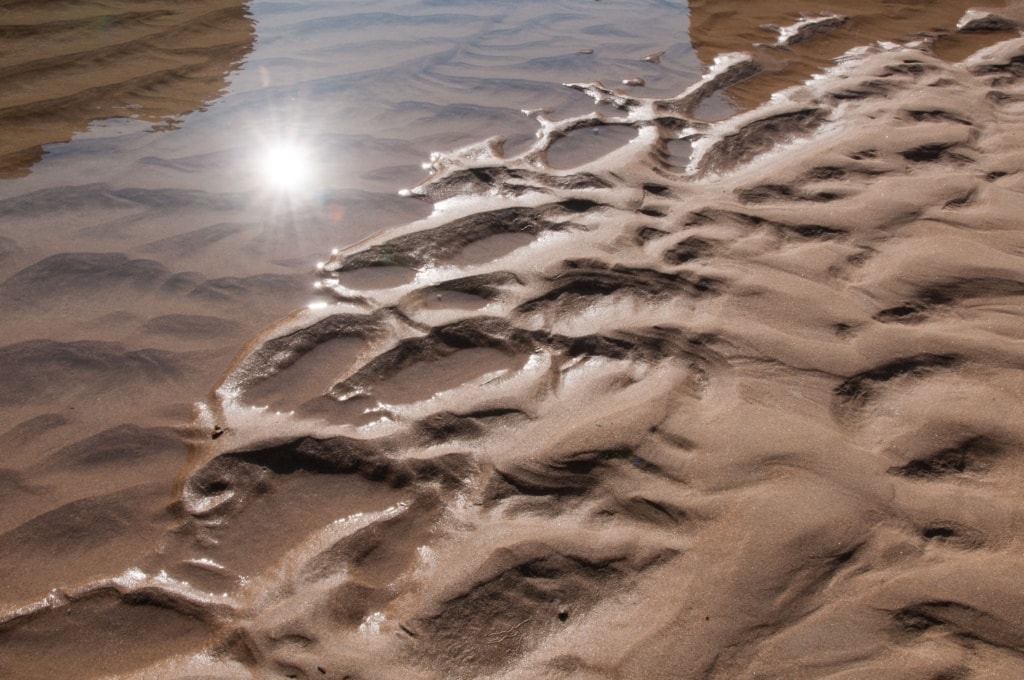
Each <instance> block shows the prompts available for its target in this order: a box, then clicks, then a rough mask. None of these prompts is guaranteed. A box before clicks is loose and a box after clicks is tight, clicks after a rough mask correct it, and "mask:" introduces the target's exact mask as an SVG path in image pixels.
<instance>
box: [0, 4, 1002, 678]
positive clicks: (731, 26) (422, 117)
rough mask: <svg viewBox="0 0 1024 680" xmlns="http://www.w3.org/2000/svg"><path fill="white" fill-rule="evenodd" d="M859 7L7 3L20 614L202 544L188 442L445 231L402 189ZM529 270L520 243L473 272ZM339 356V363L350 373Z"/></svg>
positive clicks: (865, 33)
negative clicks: (226, 389)
mask: <svg viewBox="0 0 1024 680" xmlns="http://www.w3.org/2000/svg"><path fill="white" fill-rule="evenodd" d="M842 4H843V3H832V2H818V3H815V4H814V6H813V7H803V6H798V5H797V4H795V3H767V2H766V3H746V2H738V1H737V2H701V1H699V0H693V2H691V3H689V5H687V4H686V3H683V2H668V1H661V2H657V1H654V2H652V1H641V0H632V1H627V0H621V1H620V0H615V1H612V0H600V1H598V0H562V1H560V2H550V1H544V2H541V1H528V2H516V3H510V2H498V1H487V0H463V1H458V0H444V1H440V0H434V1H429V0H420V1H415V2H414V1H412V0H405V1H402V0H393V1H389V2H369V1H366V2H360V1H346V2H343V3H339V2H314V1H303V2H291V3H289V2H261V1H256V2H251V3H238V2H227V1H225V0H211V1H210V2H209V3H205V4H203V5H201V6H200V5H195V6H191V7H187V8H182V7H179V4H178V3H171V2H161V1H160V0H146V1H145V2H140V3H130V4H129V3H117V2H113V3H106V4H104V5H103V6H102V7H101V6H98V5H97V6H95V7H94V6H91V5H89V4H71V3H62V2H56V1H47V2H43V3H32V4H30V3H25V2H21V3H18V2H10V3H4V4H3V5H2V6H0V8H2V12H0V36H2V38H3V42H0V73H3V74H5V76H6V77H7V78H8V79H9V81H8V82H9V83H11V85H10V87H8V88H7V89H6V92H4V93H2V94H0V125H2V126H3V127H2V128H0V129H2V132H0V137H2V142H3V143H2V145H0V177H3V179H0V343H2V346H0V388H2V389H0V517H2V519H0V603H2V604H3V606H4V607H5V608H10V607H11V606H17V605H21V604H23V603H25V602H29V601H34V600H37V599H38V598H39V597H41V596H43V595H44V594H45V593H47V592H49V591H50V590H51V589H52V588H55V587H67V586H74V585H76V584H80V583H84V582H87V581H90V580H94V579H97V578H100V577H109V576H110V575H112V574H118V573H122V572H123V571H124V570H125V569H126V568H128V567H134V566H136V565H138V564H140V563H141V561H142V559H143V558H142V557H141V556H143V555H148V554H149V553H150V552H151V549H152V546H153V545H155V544H157V543H158V542H159V540H160V537H161V536H162V535H163V533H164V532H165V531H166V530H167V529H168V528H169V527H171V526H174V522H175V519H176V517H175V513H176V512H177V510H178V509H177V508H176V507H175V506H174V504H173V499H175V498H176V497H177V495H176V493H177V492H176V489H175V485H176V478H177V477H178V476H180V475H181V474H183V472H182V471H183V469H184V468H183V466H184V463H185V462H186V460H187V458H188V456H189V451H188V450H187V448H186V447H185V445H184V444H182V442H181V440H180V437H179V436H178V432H177V431H175V430H174V429H173V428H178V427H181V426H183V425H184V424H186V423H188V422H189V421H190V420H191V418H192V416H193V404H194V403H195V402H196V401H197V400H200V399H202V397H203V396H204V393H205V392H206V391H207V390H208V389H210V387H211V386H212V385H214V384H216V383H217V381H218V376H219V375H220V374H221V373H222V372H223V371H224V370H226V367H228V366H229V365H230V362H231V360H232V357H234V356H235V355H236V354H238V353H239V352H240V351H241V350H242V348H243V347H244V346H245V343H246V342H247V340H248V339H249V338H250V337H252V336H253V334H254V333H255V332H256V331H258V330H259V329H260V328H262V327H264V326H266V325H268V324H270V323H273V322H274V321H276V320H278V319H280V318H282V317H283V316H285V315H287V314H288V313H289V312H290V311H291V310H293V309H297V308H301V307H304V306H305V305H307V304H308V303H310V302H312V301H314V300H315V299H317V293H316V291H315V290H314V288H313V281H314V271H315V267H316V263H317V261H318V260H323V259H326V258H327V257H328V256H329V253H330V251H331V249H332V248H335V247H344V246H347V245H349V244H351V243H353V242H355V241H357V240H359V239H362V238H364V237H367V236H369V235H371V234H373V233H374V232H376V231H378V230H380V229H382V228H384V227H388V226H394V225H400V224H405V223H408V222H410V221H412V220H414V219H416V218H419V217H423V216H425V215H427V214H428V213H429V211H430V209H431V206H430V204H429V203H428V202H427V201H425V200H423V199H418V198H403V197H401V196H399V190H400V189H403V188H407V187H412V186H414V185H416V184H417V183H418V182H420V181H421V180H422V179H423V178H424V176H425V171H424V168H423V167H422V164H423V163H424V162H425V161H427V160H428V159H429V157H430V154H431V153H432V152H435V151H440V150H445V149H451V148H455V147H459V146H462V145H465V144H469V143H473V142H476V141H479V140H481V139H485V138H488V137H492V136H494V135H501V136H503V137H505V138H506V139H507V142H506V148H507V149H508V150H510V151H516V150H521V149H524V148H526V146H527V145H528V144H529V142H530V141H531V140H532V138H533V135H534V132H535V130H536V129H537V122H536V120H535V119H534V118H533V117H531V116H529V115H526V114H524V110H526V111H533V112H534V114H535V115H536V112H537V110H546V111H548V112H549V113H548V114H547V115H550V116H552V117H554V118H564V117H567V116H570V115H575V114H581V113H585V112H589V111H591V110H592V109H593V108H594V104H593V101H592V100H591V99H590V98H589V97H587V96H586V95H584V94H583V93H581V92H580V91H578V90H575V89H571V88H566V87H564V86H563V85H562V83H573V82H591V81H595V80H600V81H602V82H604V83H605V84H606V85H608V86H614V87H621V88H623V89H624V90H627V91H632V92H634V93H637V94H642V95H644V96H670V95H674V94H676V93H678V92H679V91H681V90H683V89H684V88H685V87H686V86H688V85H690V84H692V83H693V82H695V81H696V80H697V79H698V78H699V76H700V73H701V71H702V69H703V68H704V67H705V66H706V65H708V64H710V63H711V62H712V61H713V59H714V58H715V57H716V56H718V55H720V54H722V53H723V52H728V51H732V50H737V49H750V47H751V44H752V43H757V42H769V43H770V42H772V41H773V40H774V39H775V37H776V34H775V33H773V32H772V31H771V30H769V29H766V28H763V27H762V25H763V24H767V23H778V24H786V23H791V22H792V21H794V20H796V19H797V18H799V12H800V11H801V10H814V11H818V10H833V11H841V10H842ZM969 4H970V3H968V2H959V1H958V2H938V3H927V4H922V3H918V2H911V1H909V0H908V1H906V2H877V3H868V4H865V5H863V6H861V7H860V8H859V9H858V15H857V16H856V17H855V18H853V19H852V20H851V21H850V22H849V23H848V24H847V25H845V26H844V27H843V28H842V29H841V30H839V31H836V32H835V33H834V34H832V35H829V36H825V37H823V38H822V39H821V40H819V41H816V42H815V43H814V45H813V46H802V45H796V46H793V47H792V48H791V49H785V50H777V49H771V48H759V49H760V52H759V53H758V56H759V58H760V59H762V60H763V61H764V62H765V63H766V64H767V65H768V68H766V70H765V72H764V74H762V75H760V76H758V77H757V78H754V79H751V80H750V81H748V82H745V83H742V84H740V85H738V86H735V87H733V88H730V89H728V90H727V91H726V92H725V93H721V94H718V95H716V96H715V97H713V98H712V99H711V100H709V101H708V102H706V103H705V104H704V105H702V106H701V107H700V108H699V109H698V110H697V112H696V113H697V115H698V117H704V118H707V119H719V118H723V117H726V116H727V115H729V114H730V113H732V112H734V111H736V110H738V109H742V108H749V107H751V106H754V105H756V104H757V103H759V102H761V101H764V100H765V99H767V97H768V96H769V95H770V93H771V92H774V91H776V90H778V89H779V88H780V87H782V86H784V85H788V84H790V83H793V82H798V81H800V80H802V79H804V78H807V77H808V76H810V75H811V74H812V73H813V72H815V71H816V70H818V69H820V68H822V67H823V66H825V65H827V64H828V63H829V61H828V60H829V59H831V58H833V57H835V56H838V55H839V54H841V53H842V52H843V51H844V50H846V49H848V48H849V47H852V46H854V45H858V44H865V43H868V42H871V41H873V40H879V39H897V38H900V37H908V36H909V35H911V34H913V33H916V32H920V31H921V30H928V31H931V32H933V33H935V32H938V33H943V32H947V31H949V29H950V28H951V27H952V25H953V24H955V22H956V20H957V19H958V18H959V17H960V15H961V14H962V13H963V10H964V8H965V7H967V6H968V5H969ZM922 27H924V28H922ZM998 37H1000V36H999V35H995V36H993V35H986V36H984V38H983V39H984V40H986V41H992V40H994V39H996V38H998ZM977 44H978V41H977V40H975V39H971V38H965V37H955V38H950V39H943V40H940V41H939V48H940V49H939V51H940V53H942V54H945V55H946V56H951V57H955V56H957V55H959V54H966V53H967V52H968V51H970V50H971V49H972V48H973V47H976V46H977ZM623 81H632V82H633V83H639V82H640V81H642V82H643V83H644V85H643V86H642V87H641V86H639V85H638V84H634V85H623V84H622V83H623ZM609 110H611V109H610V108H609ZM612 130H613V129H610V128H594V129H588V130H579V131H576V132H574V133H572V134H570V135H569V136H568V137H566V138H565V139H564V140H562V141H560V142H557V143H556V144H555V146H554V147H553V149H552V152H551V156H550V161H551V163H552V165H553V166H554V167H556V168H557V167H571V166H574V165H576V164H578V163H580V162H581V161H583V160H586V159H589V158H593V157H596V156H597V155H599V154H601V153H604V152H606V151H610V150H612V149H614V148H616V147H618V146H620V145H622V144H624V143H625V142H626V141H627V140H628V139H629V138H630V136H631V135H633V134H634V132H633V131H632V129H628V128H622V129H621V132H619V133H616V132H614V131H612ZM673 144H676V143H673ZM678 146H679V148H672V149H670V151H671V153H672V154H673V157H674V156H675V155H676V152H678V155H679V156H680V158H679V159H675V158H673V160H672V163H674V164H676V165H677V166H682V165H684V164H685V162H686V160H685V156H686V153H687V149H686V148H685V144H683V143H678ZM506 236H508V235H503V237H506ZM508 238H509V239H513V238H514V236H509V237H508ZM502 247H507V248H509V249H511V248H515V247H518V244H517V242H509V243H498V244H488V245H487V247H482V248H481V249H480V252H463V253H461V255H460V257H463V258H466V260H467V262H470V263H472V264H476V263H480V262H484V261H486V260H487V258H488V257H489V256H491V255H493V253H494V252H495V250H494V249H495V248H497V249H499V250H500V248H502ZM467 250H468V249H467ZM460 264H465V263H464V262H463V263H460ZM401 274H402V272H401V271H399V272H398V274H397V275H401ZM345 275H347V276H358V272H352V273H350V274H342V275H341V276H345ZM375 275H377V278H376V279H375V280H376V281H377V283H378V284H379V283H380V281H381V279H380V277H379V272H375ZM395 283H396V284H398V283H403V282H402V281H399V280H396V282H395ZM455 302H457V300H456V301H455ZM446 304H447V301H446ZM467 304H468V303H467ZM321 349H323V350H324V354H325V357H321V358H322V359H323V360H324V361H325V362H328V363H329V362H331V361H338V362H344V361H346V360H347V358H346V357H347V356H348V353H349V352H350V349H351V348H349V347H347V346H346V347H341V346H339V347H333V348H331V347H325V348H321ZM335 350H336V351H335ZM318 351H319V350H318ZM332 352H333V353H332ZM335 355H336V356H335ZM485 358H486V357H485ZM311 370H312V369H311ZM303 379H305V376H304V377H303ZM278 387H281V386H280V385H278ZM287 388H288V385H284V386H283V387H282V388H281V391H275V392H274V394H272V395H269V396H270V397H274V398H276V399H279V400H280V401H282V403H287V402H288V400H289V399H288V393H287ZM272 401H273V399H271V398H268V399H267V402H268V403H271V402H272ZM179 485H180V480H179ZM316 491H317V490H316V489H312V490H310V489H306V490H305V491H303V490H301V489H300V492H302V493H313V492H316ZM353 504H354V505H355V502H354V501H353ZM325 512H326V511H325ZM270 514H273V513H270ZM293 519H294V518H293ZM320 519H322V520H324V521H328V520H330V519H333V515H332V516H331V517H325V518H320ZM295 521H298V519H296V520H295ZM282 526H284V524H282ZM235 530H236V531H238V533H239V534H240V536H241V535H243V534H247V532H246V531H244V527H241V528H239V527H236V528H235ZM282 531H283V529H282ZM242 538H244V537H240V538H239V540H242ZM246 540H250V541H253V543H252V545H251V547H250V548H247V549H250V550H251V551H252V552H258V551H259V544H258V542H256V541H255V539H254V538H253V537H252V536H249V537H248V538H247V539H246ZM246 545H247V546H248V545H249V544H246ZM240 552H245V551H244V550H240ZM256 562H258V560H256ZM154 630H156V631H157V633H158V634H156V635H155V639H156V638H159V637H160V636H161V635H162V634H163V631H161V630H160V629H159V628H154ZM69 644H70V643H69ZM88 647H89V645H88V644H85V643H83V644H82V649H81V650H78V651H80V652H82V653H83V654H84V653H86V652H87V651H88ZM74 651H75V650H74V649H72V652H74ZM91 653H92V654H93V656H88V654H86V657H83V658H85V659H86V664H88V665H93V664H95V665H96V666H97V667H99V666H101V665H102V663H101V661H102V659H100V658H99V657H97V656H95V652H91ZM160 654H161V652H160V648H159V647H158V646H156V645H155V643H154V646H153V655H154V657H158V656H160ZM68 658H74V655H73V654H72V655H69V657H68ZM144 661H145V659H143V658H141V657H138V658H133V659H131V660H130V663H127V666H131V665H139V664H141V663H142V662H144ZM115 665H116V664H115ZM54 672H57V671H54Z"/></svg>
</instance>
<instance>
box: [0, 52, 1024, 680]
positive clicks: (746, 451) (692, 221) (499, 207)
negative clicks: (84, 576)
mask: <svg viewBox="0 0 1024 680" xmlns="http://www.w3.org/2000/svg"><path fill="white" fill-rule="evenodd" d="M1022 62H1024V39H1015V40H1011V41H1008V42H1003V43H1000V44H998V45H996V46H995V47H993V48H988V49H986V50H983V51H982V52H979V53H977V54H975V55H973V56H971V57H969V58H968V59H966V60H965V61H963V62H960V63H950V62H948V61H946V60H944V59H942V58H939V57H937V56H935V55H934V54H933V53H932V52H931V49H930V44H929V41H928V40H924V39H923V40H921V41H920V42H919V43H917V44H912V45H902V46H900V45H880V46H876V47H869V48H864V49H860V50H857V51H855V52H851V53H848V54H847V55H846V57H845V58H844V59H843V60H841V62H840V63H839V64H837V65H836V66H835V67H834V68H832V69H831V70H830V71H829V72H828V73H827V74H826V75H825V76H824V77H822V78H819V79H817V80H815V81H813V82H811V83H808V84H807V85H804V86H799V87H796V88H793V89H791V90H788V91H786V92H784V93H782V94H780V95H779V96H777V97H775V98H774V99H773V100H772V101H770V102H768V103H766V104H764V105H762V106H760V107H758V108H757V109H755V110H752V111H750V112H748V113H744V114H740V115H737V116H734V117H732V118H730V119H728V120H725V121H721V122H718V123H706V122H702V121H700V120H697V119H696V118H695V117H693V115H692V112H693V110H694V108H695V107H697V106H699V104H700V102H701V101H702V100H703V99H705V98H707V97H709V96H712V95H714V94H715V93H716V92H718V91H719V90H720V89H721V88H724V87H727V86H729V85H730V84H732V83H734V82H735V81H736V80H738V79H741V78H747V77H750V76H751V75H753V74H754V73H756V72H757V71H758V69H760V68H762V65H761V64H760V63H759V62H758V61H757V60H756V59H753V58H752V57H750V56H748V55H743V54H733V55H726V56H723V57H722V58H721V59H720V60H719V61H718V62H717V63H716V65H715V66H714V67H713V68H711V69H710V70H709V72H708V74H707V75H706V76H705V79H704V80H703V81H701V82H699V83H697V84H695V85H694V86H693V87H691V88H689V89H688V90H687V91H686V92H684V93H683V94H682V95H680V96H679V97H674V98H662V99H645V98H643V97H638V96H635V95H633V94H626V93H624V92H621V91H617V90H614V89H612V88H607V87H605V86H604V85H601V84H599V83H580V84H575V85H573V86H574V87H577V88H578V89H581V90H583V91H585V92H587V93H588V94H590V95H591V96H592V97H594V98H595V99H597V100H599V101H605V102H608V103H610V104H612V105H613V106H614V107H617V108H616V110H615V111H614V112H612V113H601V114H594V115H587V116H579V117H575V118H571V119H567V120H552V119H549V118H548V117H546V115H544V114H541V113H538V114H536V117H537V120H538V122H539V124H540V127H541V132H540V135H539V137H540V138H539V140H538V142H537V143H536V145H535V146H534V147H533V148H531V149H528V150H526V151H525V152H523V153H522V154H519V155H512V156H507V155H506V154H505V152H504V150H503V148H502V144H501V141H500V140H498V139H492V140H487V141H486V142H483V143H481V144H479V145H477V146H475V147H471V148H468V149H461V150H458V151H455V152H451V153H447V154H438V155H437V156H435V157H434V158H433V159H432V165H431V170H432V176H431V177H430V179H428V180H427V181H426V182H425V183H424V184H422V185H420V186H419V187H416V188H414V189H413V190H411V191H410V194H411V195H413V196H418V197H421V198H423V199H426V200H430V201H431V202H432V203H433V205H434V212H433V213H432V215H431V216H430V217H428V218H426V219H424V220H421V221H419V222H416V223H413V224H410V225H409V226H408V227H405V228H400V229H397V230H392V231H389V232H387V233H384V234H382V235H380V236H377V237H374V238H371V239H369V240H367V241H365V242H363V243H361V244H358V245H356V246H353V247H351V248H346V249H343V250H341V251H340V252H338V253H336V254H334V255H333V256H332V257H331V258H330V259H329V260H327V261H326V262H325V263H324V264H323V266H322V267H321V268H320V275H319V282H320V286H321V290H322V291H323V292H324V294H325V296H326V299H327V300H329V301H328V302H327V303H326V304H323V305H317V306H313V307H310V308H308V309H304V310H301V311H299V312H296V313H295V314H294V315H293V316H292V317H290V318H288V319H286V320H284V321H282V322H281V323H280V324H278V325H276V326H275V327H273V328H272V329H271V330H269V331H268V332H266V333H265V334H263V335H261V336H259V337H257V338H255V339H254V340H253V341H252V342H251V343H250V345H249V346H248V347H247V348H246V349H245V351H243V352H242V354H241V355H239V357H238V358H237V360H236V361H235V362H234V363H233V364H232V366H231V367H230V368H229V370H228V371H227V372H226V374H225V376H224V379H223V380H222V382H221V384H220V385H219V387H218V388H217V390H216V392H215V394H214V395H213V397H212V398H211V399H210V400H209V401H208V402H207V403H206V404H205V406H204V408H203V411H202V412H201V413H200V415H199V417H198V418H197V421H196V423H195V426H194V428H193V430H192V431H191V433H190V439H189V442H188V443H189V446H190V452H189V460H190V462H189V466H188V468H187V470H185V471H184V472H183V474H182V479H181V484H180V493H179V496H178V498H177V500H176V504H175V511H176V514H177V517H178V518H179V520H180V524H179V526H178V527H177V528H176V529H175V530H174V531H173V532H171V533H170V534H169V535H168V536H167V537H165V538H164V540H163V541H162V543H161V549H160V551H159V553H158V554H157V555H155V556H154V558H153V561H152V564H147V565H142V568H140V569H139V570H137V571H136V570H133V571H130V572H127V573H125V574H122V575H119V576H115V577H111V578H109V579H105V580H100V581H97V582H95V583H93V584H91V585H88V586H85V587H82V588H77V589H74V590H70V591H63V592H56V591H55V592H54V593H53V594H52V595H51V596H50V597H49V598H47V599H45V600H42V601H39V602H36V603H34V604H28V605H26V606H25V607H22V608H20V609H18V610H16V611H10V612H7V613H5V614H4V615H3V619H2V622H0V631H2V632H4V633H5V634H6V635H7V639H8V644H11V645H19V644H24V645H30V644H31V642H32V640H33V639H34V636H39V635H44V634H46V631H50V634H53V633H52V632H53V631H60V630H62V629H63V628H62V627H63V626H64V624H62V623H61V620H62V619H61V618H60V617H63V616H69V615H72V616H74V617H78V616H80V617H82V618H84V619H85V620H87V621H89V620H91V621H105V620H107V619H106V618H104V617H113V616H115V615H116V614H117V613H118V612H121V611H124V610H129V609H130V610H131V611H134V612H136V613H137V612H147V613H149V614H152V616H153V617H163V618H162V619H160V620H158V621H156V622H154V621H147V622H146V623H144V624H139V625H140V629H141V630H142V631H143V633H144V634H145V635H143V636H142V637H145V638H146V639H149V638H148V637H146V636H152V637H153V638H154V639H156V638H158V637H159V636H160V635H161V634H162V633H166V632H167V631H180V634H181V635H182V637H187V636H192V637H190V638H189V639H190V640H201V639H204V637H205V636H207V635H210V636H211V637H210V641H209V642H208V643H207V644H206V646H205V651H204V652H202V653H199V654H196V655H186V656H182V657H175V658H171V659H169V660H165V661H163V662H160V663H157V664H156V665H154V666H152V667H151V668H150V669H149V670H147V671H143V672H140V673H139V674H138V677H189V676H202V677H223V678H231V677H250V676H251V675H252V674H262V675H266V676H268V677H276V676H285V677H305V678H317V677H328V678H440V677H444V678H458V677H503V678H519V677H521V678H534V677H565V678H606V677H621V678H635V677H645V678H670V677H671V678H675V677H709V678H715V677H720V678H748V677H749V678H754V677H787V678H803V677H806V678H812V677H813V678H822V677H836V678H840V677H842V678H848V677H893V678H915V677H920V678H931V679H934V678H937V677H947V678H955V677H964V678H966V677H1012V676H1014V675H1016V674H1017V673H1018V667H1019V665H1020V663H1021V661H1020V654H1021V652H1022V651H1024V621H1022V620H1021V618H1020V612H1021V611H1022V607H1021V602H1020V601H1019V600H1020V594H1019V588H1017V586H1016V584H1017V572H1018V571H1019V568H1018V567H1019V561H1020V559H1021V555H1020V550H1019V546H1018V545H1017V541H1016V534H1015V532H1016V526H1017V523H1018V522H1019V520H1020V509H1019V503H1017V501H1016V489H1017V488H1018V487H1019V483H1020V480H1019V476H1020V475H1021V474H1022V468H1021V466H1020V464H1019V461H1018V460H1017V458H1018V456H1016V455H1015V454H1017V453H1019V452H1020V450H1021V445H1022V442H1024V429H1022V427H1021V426H1020V424H1019V423H1020V422H1021V419H1020V418H1019V415H1020V406H1019V405H1020V403H1021V397H1022V394H1021V391H1022V385H1024V383H1022V381H1021V369H1022V367H1024V363H1022V359H1024V356H1022V348H1024V345H1022V329H1024V326H1022V324H1021V309H1020V297H1021V293H1022V292H1024V275H1022V273H1021V272H1022V271H1024V269H1022V266H1021V265H1022V262H1021V254H1022V253H1024V243H1022V240H1024V237H1022V235H1021V231H1020V228H1019V225H1018V224H1017V223H1016V222H1015V215H1016V214H1017V213H1018V212H1019V208H1020V206H1021V195H1022V193H1021V192H1022V189H1024V187H1022V186H1021V184H1020V177H1021V170H1022V164H1024V160H1022V159H1021V156H1020V154H1019V142H1018V141H1017V140H1016V135H1017V130H1018V129H1019V126H1020V124H1021V122H1022V117H1024V108H1022V107H1021V102H1022V101H1024V81H1022V80H1021V75H1022V74H1021V73H1020V64H1021V63H1022ZM608 126H616V127H620V128H625V129H628V130H631V131H634V133H633V134H635V139H634V140H633V141H632V142H630V143H629V144H627V145H625V146H623V147H622V148H621V149H619V150H617V151H615V152H613V153H612V154H610V155H608V156H605V157H604V158H602V159H600V160H599V161H596V162H594V163H591V164H588V165H584V166H581V167H575V168H570V169H565V170H555V169H552V168H551V167H550V165H549V164H548V163H547V161H546V157H547V152H548V150H549V148H550V147H551V145H552V144H556V143H557V141H558V139H559V138H560V137H562V136H563V135H566V134H571V133H572V132H574V131H578V130H586V129H599V128H603V127H608ZM680 143H688V145H689V146H690V148H691V149H692V153H691V154H690V156H689V157H688V158H686V159H683V160H681V159H680V158H679V157H678V154H677V153H673V151H672V148H673V146H672V145H677V146H678V145H679V144H680ZM196 323H200V322H198V321H197V322H196ZM186 325H187V324H186ZM172 326H173V327H174V328H176V329H177V328H180V327H181V326H180V325H179V324H178V323H174V324H172ZM200 327H202V325H201V324H200ZM271 401H273V403H271ZM165 435H166V433H161V432H159V431H142V430H139V431H134V430H133V431H132V432H131V433H121V435H120V436H117V437H112V442H119V441H123V440H124V438H125V437H137V438H146V439H153V440H156V441H158V442H164V441H166V440H165V439H163V437H165ZM166 445H167V446H170V445H171V444H170V443H167V444H166ZM78 455H80V454H79V453H78V452H76V450H74V449H71V450H66V451H64V452H63V454H62V456H61V458H62V460H64V461H65V462H67V461H70V462H71V463H72V464H73V461H74V460H75V459H76V457H77V456H78ZM121 521H129V518H123V519H122V520H121ZM140 618H142V619H145V618H146V617H145V616H142V617H140ZM40 631H43V632H40ZM161 652H162V648H160V647H158V646H156V645H153V646H152V648H151V654H152V656H153V657H154V658H159V657H160V655H161Z"/></svg>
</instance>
